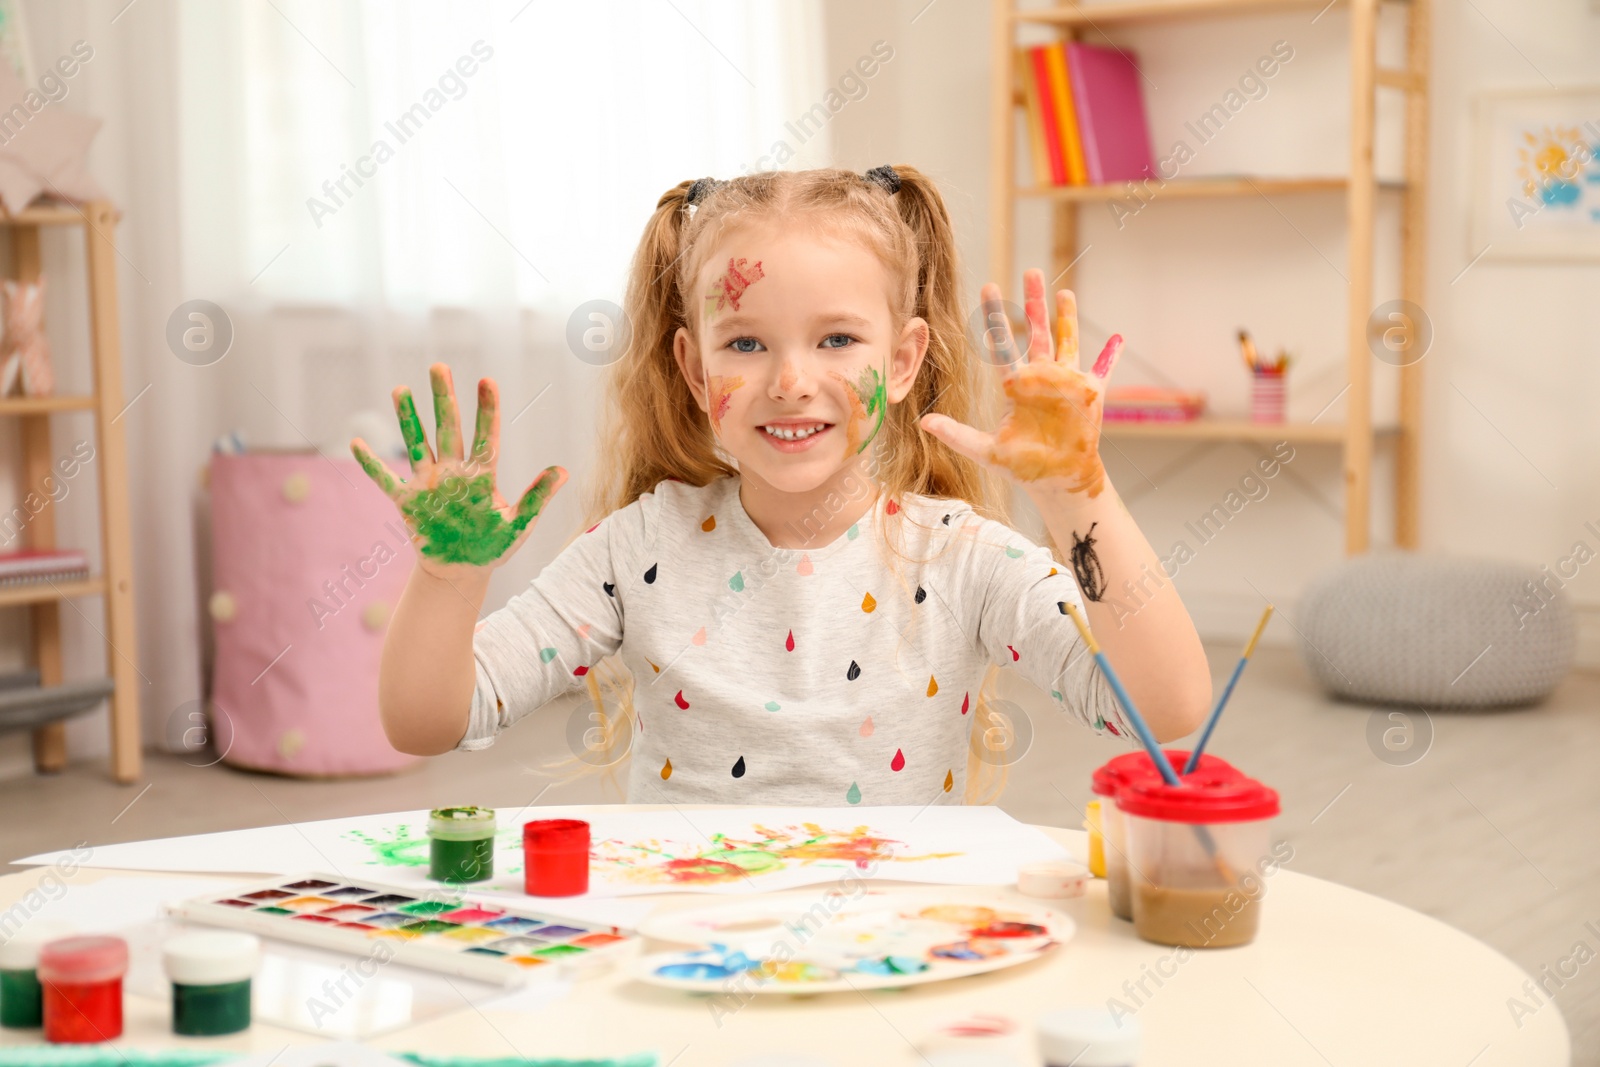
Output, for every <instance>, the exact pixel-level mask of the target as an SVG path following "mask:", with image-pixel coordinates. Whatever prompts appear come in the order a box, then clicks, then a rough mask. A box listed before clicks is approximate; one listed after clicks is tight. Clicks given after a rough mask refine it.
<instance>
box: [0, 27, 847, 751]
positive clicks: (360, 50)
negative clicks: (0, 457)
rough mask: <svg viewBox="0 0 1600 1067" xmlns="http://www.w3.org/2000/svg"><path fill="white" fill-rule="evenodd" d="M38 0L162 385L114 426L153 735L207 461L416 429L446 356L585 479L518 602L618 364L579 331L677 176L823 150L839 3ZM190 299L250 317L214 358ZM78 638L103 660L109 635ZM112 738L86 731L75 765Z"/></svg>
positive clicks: (506, 467) (196, 668)
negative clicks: (231, 444) (191, 342)
mask: <svg viewBox="0 0 1600 1067" xmlns="http://www.w3.org/2000/svg"><path fill="white" fill-rule="evenodd" d="M29 16H30V26H29V30H30V35H31V37H32V39H33V47H34V52H35V56H36V58H37V59H38V61H39V62H40V63H41V64H47V63H49V62H51V61H52V60H53V59H54V57H55V56H56V55H57V54H58V53H61V52H65V51H67V50H68V49H69V48H70V46H71V44H72V42H74V41H75V40H79V39H83V40H86V41H88V42H90V43H91V44H92V45H93V47H94V48H95V50H96V55H95V58H94V59H93V60H92V61H91V62H90V63H87V64H85V66H84V71H83V80H82V83H81V85H79V86H78V87H76V88H75V90H74V92H75V94H76V95H73V96H71V97H69V99H68V100H67V102H66V105H65V106H68V107H72V108H74V109H76V110H80V111H83V112H85V113H88V114H93V115H96V116H98V117H101V118H103V119H104V120H105V123H106V125H105V128H104V129H103V130H102V132H101V134H100V138H99V140H98V141H97V143H96V145H95V148H94V153H93V155H92V157H91V169H92V171H93V173H94V174H95V175H96V177H97V178H99V179H100V181H101V182H102V183H103V184H104V185H105V186H106V187H107V188H108V189H109V190H110V191H111V195H112V197H113V198H114V199H115V200H116V202H117V204H118V205H119V207H121V208H122V210H123V212H124V217H123V220H122V223H121V225H120V227H119V231H118V239H119V250H120V252H121V253H122V268H123V269H122V272H121V275H120V279H119V280H120V283H121V285H122V311H123V338H124V345H125V352H124V359H125V364H126V368H125V370H126V373H125V379H126V380H125V383H124V386H125V389H126V394H127V396H128V397H129V398H132V397H134V396H135V394H138V393H140V391H141V390H144V389H145V388H146V387H147V386H148V387H149V388H148V390H147V391H146V392H145V393H144V394H143V395H142V396H141V398H140V399H139V400H138V401H137V402H136V404H135V405H134V406H133V407H132V408H130V410H129V412H128V414H127V416H126V417H125V418H124V419H123V420H122V424H123V426H124V429H125V430H126V433H127V435H128V440H129V448H130V468H131V474H130V477H131V480H132V482H133V486H132V488H133V494H132V496H133V501H134V505H133V506H134V516H133V519H134V540H135V546H134V548H135V563H136V570H135V579H136V582H137V587H136V597H137V601H138V614H139V620H140V623H141V626H140V630H141V646H140V649H139V653H138V656H137V658H138V662H139V664H140V667H141V672H142V674H143V675H144V676H145V679H146V680H145V684H144V694H143V705H144V714H145V722H146V727H147V736H148V737H149V738H150V740H152V741H155V740H159V738H160V737H161V736H162V733H163V724H164V723H165V722H166V721H167V719H168V717H169V716H170V715H171V714H172V713H173V711H174V709H177V708H180V707H182V706H183V705H184V704H185V703H186V702H188V701H192V700H195V699H197V698H198V697H199V696H200V695H201V686H202V677H201V669H200V665H201V662H202V657H203V646H204V643H205V634H206V632H207V629H208V623H207V620H206V618H205V613H204V569H205V525H204V505H205V499H204V494H203V491H202V489H201V487H200V485H199V482H198V479H197V475H198V472H199V470H200V469H201V468H202V467H203V466H204V465H205V463H206V461H207V455H208V452H209V449H210V446H211V444H212V442H213V441H214V440H215V439H216V438H217V437H218V436H220V435H222V434H225V433H230V432H234V431H237V432H239V433H241V434H242V435H243V437H244V438H245V440H246V441H247V443H249V444H250V445H252V446H259V447H283V448H317V449H319V450H320V451H322V452H324V453H325V454H327V455H329V456H335V457H344V456H347V455H348V451H347V447H346V442H347V441H348V439H349V437H350V436H351V434H352V433H353V432H360V433H363V434H365V435H367V436H368V438H369V440H374V438H377V440H375V441H374V443H376V444H380V445H389V446H397V444H398V435H397V434H396V433H395V431H394V428H393V422H394V420H393V417H392V414H391V413H390V410H389V390H390V389H391V388H392V387H393V386H394V385H396V384H401V383H404V384H407V385H410V386H411V388H412V389H413V391H414V392H416V393H417V394H418V395H419V396H424V395H425V393H426V387H427V366H428V364H429V363H431V362H433V361H434V360H444V361H446V362H448V363H449V364H451V366H452V368H453V369H454V372H455V378H456V383H457V388H458V390H459V391H460V392H461V393H462V394H463V397H464V399H465V400H466V403H467V405H468V407H469V410H470V404H471V400H470V397H471V392H472V383H473V382H474V381H475V380H476V379H477V378H478V377H480V376H483V375H489V376H492V377H494V378H496V379H497V380H498V381H499V382H500V385H501V391H502V404H503V410H504V411H505V413H506V417H505V422H506V425H505V429H504V435H503V454H504V455H505V460H504V462H503V465H502V480H503V481H504V482H505V483H507V484H508V486H512V487H517V486H520V485H522V484H525V483H526V482H527V481H528V480H529V479H531V478H532V477H533V476H534V475H535V474H536V473H537V471H538V470H539V469H541V468H542V467H544V466H546V465H548V464H551V463H559V464H561V465H562V466H565V467H567V468H568V470H570V471H572V473H573V481H572V482H571V483H569V485H568V487H567V489H566V490H564V491H563V493H562V494H561V495H560V496H559V497H558V499H557V501H556V503H555V504H554V505H553V506H552V509H551V511H550V512H549V513H548V516H547V518H546V519H545V520H544V522H543V524H542V525H541V530H540V532H539V533H537V534H536V535H535V538H534V540H533V541H531V542H530V543H529V545H528V547H527V548H526V549H525V550H524V551H523V552H522V553H521V554H520V556H519V558H518V560H517V561H516V562H515V563H514V564H513V565H511V566H509V567H507V568H505V569H504V570H503V571H502V573H501V575H500V576H499V577H497V579H496V586H495V589H494V592H493V593H492V594H491V601H490V605H489V606H490V607H493V606H496V605H497V604H498V602H500V601H501V600H503V599H504V598H505V597H506V596H508V595H510V594H512V593H513V592H515V590H516V589H517V588H519V587H520V586H521V585H523V584H524V583H526V581H527V580H528V579H530V578H531V577H532V576H533V575H534V574H535V573H537V571H538V569H539V568H540V567H542V566H543V564H544V563H545V562H546V561H547V560H548V558H549V557H550V556H551V555H553V553H554V551H555V550H556V549H557V548H558V547H559V546H560V544H561V543H562V542H563V541H565V539H566V537H567V536H568V535H569V534H570V533H571V532H573V528H574V527H575V525H576V523H577V522H578V521H579V507H578V505H579V497H580V495H581V490H582V489H583V481H584V475H585V474H586V473H587V470H588V469H589V466H590V459H591V455H592V452H593V445H594V441H593V438H594V424H595V423H594V420H595V413H596V403H597V389H596V387H597V384H598V381H599V376H600V373H601V371H600V369H599V368H597V367H594V366H592V365H590V364H588V363H585V362H583V361H581V360H579V359H578V358H576V357H575V356H574V355H573V354H572V353H571V352H570V351H569V349H568V347H567V343H566V340H565V338H566V332H567V320H568V317H569V316H570V315H571V314H572V312H573V310H574V309H575V308H576V307H577V306H578V305H580V304H582V303H584V302H585V301H588V300H592V299H609V300H613V301H616V302H619V303H620V300H621V293H622V288H623V284H624V280H625V274H626V268H627V265H628V261H629V258H630V257H631V255H632V252H633V250H634V247H635V245H636V243H637V241H638V238H639V235H640V233H641V231H642V229H643V226H644V223H645V221H646V219H647V218H648V216H649V215H650V213H651V212H652V211H653V210H654V207H655V202H656V200H657V198H658V197H659V196H660V194H661V193H662V192H663V191H664V190H666V189H667V188H669V187H670V186H672V185H674V184H675V183H677V182H679V181H682V180H683V179H686V178H696V177H701V176H704V175H713V176H718V177H727V176H731V175H734V174H738V173H741V172H744V171H747V170H752V169H756V167H757V163H758V161H759V160H761V159H762V158H763V157H765V156H768V155H769V153H771V151H772V150H773V147H774V145H775V143H777V142H780V141H787V142H788V143H789V145H790V148H791V149H792V150H793V151H794V152H795V156H794V158H793V159H791V160H790V161H789V162H788V163H787V164H786V165H787V166H790V167H804V166H822V165H828V164H829V163H831V162H832V160H831V144H830V141H829V137H828V130H827V128H826V126H824V127H823V129H822V130H821V131H820V132H817V133H815V134H814V135H810V136H808V137H807V138H806V139H805V141H804V142H803V143H800V142H799V141H798V139H797V138H795V137H794V136H793V134H792V133H791V132H790V131H789V127H788V124H789V123H790V122H791V121H792V120H795V119H796V118H798V117H799V116H801V115H803V114H805V113H806V112H807V111H808V110H809V109H811V108H812V106H813V105H814V104H816V103H818V102H819V101H821V100H822V99H823V97H824V95H825V94H826V92H827V90H828V86H827V74H826V63H825V60H824V55H823V27H822V21H821V20H822V15H821V0H798V2H790V0H785V2H783V3H778V2H772V3H741V2H738V0H638V2H590V0H585V2H583V3H578V4H570V3H569V4H557V3H553V2H549V0H506V2H495V3H489V2H470V0H455V2H449V3H441V2H433V3H424V2H421V0H412V2H393V0H225V2H219V0H134V2H133V3H131V4H130V3H129V2H128V0H62V2H56V0H52V2H51V3H49V4H43V3H35V4H32V5H31V6H30V8H29ZM48 254H49V249H48V248H47V263H46V267H47V270H48V269H49V267H50V266H51V262H50V260H49V259H48ZM61 256H62V257H63V258H61V259H60V260H59V261H58V262H59V267H58V273H59V274H60V275H61V277H62V278H63V279H64V282H63V284H66V285H71V286H76V285H79V284H81V282H78V281H76V280H75V279H79V278H81V277H82V271H81V258H79V257H77V254H76V253H75V252H74V251H73V250H72V249H70V248H66V247H65V246H63V250H62V252H61ZM75 258H76V261H75ZM79 299H81V297H80V298H79ZM193 299H205V300H209V301H212V302H214V303H215V304H217V305H219V306H220V307H221V308H222V309H223V310H224V312H225V313H226V315H227V318H228V320H229V321H230V322H231V325H232V330H233V335H234V340H233V344H232V347H231V349H230V350H229V351H228V353H227V355H226V356H225V357H223V358H222V359H221V360H219V361H217V362H216V363H213V364H210V365H206V366H195V365H192V364H191V363H187V362H184V361H181V360H179V359H178V358H177V357H176V356H175V355H174V354H173V353H172V352H171V351H170V350H169V348H168V347H167V343H166V341H165V333H166V328H167V320H168V317H169V315H170V314H171V312H172V310H173V309H174V308H176V307H177V306H178V305H179V304H181V303H183V302H185V301H188V300H193ZM73 313H74V312H73V311H71V310H64V311H62V312H61V314H62V315H69V314H73ZM78 313H81V312H78ZM52 314H54V312H53V311H52ZM423 406H424V417H425V418H426V417H427V414H426V401H425V400H424V401H423ZM513 420H514V421H513ZM508 495H511V494H510V492H509V490H508ZM545 526H548V527H549V529H548V531H546V529H545V528H544V527H545ZM85 532H86V533H90V532H92V526H89V527H87V529H86V531H85ZM91 615H93V613H92V612H91ZM69 621H70V620H69ZM79 638H80V639H81V640H82V642H83V644H84V647H85V648H87V649H90V650H91V651H90V653H89V654H90V655H91V656H92V655H93V652H92V648H93V646H94V644H95V643H96V642H97V641H98V637H97V636H96V635H95V633H94V632H92V631H86V632H85V633H84V634H82V635H79ZM69 654H71V649H70V648H69ZM104 732H105V731H104V725H103V719H101V718H100V717H99V716H94V717H90V718H89V719H87V720H84V721H82V722H79V723H76V724H74V727H73V731H72V734H71V739H72V744H73V747H74V749H75V751H77V752H79V753H87V752H91V751H96V750H99V749H102V748H103V746H104Z"/></svg>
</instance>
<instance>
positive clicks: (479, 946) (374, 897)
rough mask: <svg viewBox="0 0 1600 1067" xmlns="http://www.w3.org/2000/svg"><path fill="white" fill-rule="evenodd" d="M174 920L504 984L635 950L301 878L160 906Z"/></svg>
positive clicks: (551, 924) (369, 888) (364, 885)
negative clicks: (384, 953)
mask: <svg viewBox="0 0 1600 1067" xmlns="http://www.w3.org/2000/svg"><path fill="white" fill-rule="evenodd" d="M167 912H168V914H170V915H173V916H175V917H177V918H180V919H184V920H187V921H189V922H195V923H201V924H204V925H206V926H221V927H225V928H227V929H230V930H245V931H249V932H250V933H254V934H260V935H261V936H262V937H269V938H277V939H278V940H280V941H294V942H298V943H300V944H303V945H310V946H312V947H315V948H322V949H328V950H330V951H335V952H344V953H349V954H351V955H358V956H371V955H372V954H373V952H374V951H375V950H376V947H377V946H378V945H379V944H380V943H386V944H387V945H388V946H389V947H390V948H391V949H392V951H393V956H392V957H391V958H392V960H393V961H394V962H396V963H403V964H408V965H410V966H413V967H425V968H427V969H429V970H434V971H443V972H445V973H447V974H454V975H459V976H461V977H464V978H477V979H481V980H483V981H489V982H498V983H501V984H505V985H516V984H522V983H525V982H528V981H532V980H535V979H538V978H543V977H554V976H556V975H568V974H570V973H572V972H573V971H574V970H585V969H588V968H589V967H590V966H602V965H604V964H606V963H609V962H612V961H614V960H615V959H616V958H617V957H618V956H620V955H621V954H623V953H624V952H626V951H628V949H629V948H630V947H631V946H634V945H637V944H638V938H637V937H635V936H633V935H632V934H630V933H628V932H626V931H623V930H621V929H619V928H618V927H615V926H593V925H588V924H584V923H579V922H573V921H570V920H567V919H561V918H556V917H554V916H549V915H542V914H540V913H539V912H537V911H533V910H529V909H525V908H516V907H507V906H505V904H503V903H502V902H500V901H490V900H480V899H476V898H474V897H473V896H472V895H471V894H464V893H460V892H457V891H456V890H454V889H430V890H427V891H425V892H422V893H416V892H408V891H406V890H403V889H396V888H393V887H389V886H383V885H379V884H377V883H374V882H361V883H359V884H355V883H351V882H347V881H345V880H344V879H342V878H337V877H333V876H323V875H305V876H301V877H295V878H279V879H274V880H273V881H270V882H264V883H262V884H260V885H255V886H245V887H241V888H237V889H235V890H234V891H233V892H231V893H229V894H227V895H218V894H215V893H213V894H208V895H206V896H203V897H195V898H194V899H192V900H187V901H183V902H181V903H175V904H168V905H167Z"/></svg>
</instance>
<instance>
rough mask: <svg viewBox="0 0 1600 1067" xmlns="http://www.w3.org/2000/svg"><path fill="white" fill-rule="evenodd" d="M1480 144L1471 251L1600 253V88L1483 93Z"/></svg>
mask: <svg viewBox="0 0 1600 1067" xmlns="http://www.w3.org/2000/svg"><path fill="white" fill-rule="evenodd" d="M1478 146H1479V147H1478V152H1479V159H1478V167H1479V175H1478V179H1479V181H1478V188H1479V196H1478V203H1477V206H1476V210H1475V212H1474V228H1473V239H1472V248H1471V249H1470V250H1469V251H1468V252H1467V255H1468V256H1469V257H1470V256H1475V255H1479V254H1482V255H1484V256H1487V257H1488V258H1513V259H1545V258H1551V259H1561V258H1583V259H1600V91H1596V90H1592V89H1591V90H1578V91H1569V92H1552V91H1547V90H1542V91H1536V92H1507V93H1494V94H1489V95H1486V96H1484V97H1482V98H1481V99H1480V101H1479V116H1478Z"/></svg>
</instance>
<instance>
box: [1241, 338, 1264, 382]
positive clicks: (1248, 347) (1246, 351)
mask: <svg viewBox="0 0 1600 1067" xmlns="http://www.w3.org/2000/svg"><path fill="white" fill-rule="evenodd" d="M1239 355H1240V356H1242V357H1243V358H1244V365H1245V366H1246V367H1249V368H1250V372H1251V373H1252V374H1253V373H1255V371H1256V369H1257V368H1258V367H1260V365H1261V359H1260V356H1259V355H1258V354H1257V353H1256V343H1255V342H1254V341H1252V340H1250V334H1249V332H1248V331H1246V330H1242V329H1241V330H1240V331H1239Z"/></svg>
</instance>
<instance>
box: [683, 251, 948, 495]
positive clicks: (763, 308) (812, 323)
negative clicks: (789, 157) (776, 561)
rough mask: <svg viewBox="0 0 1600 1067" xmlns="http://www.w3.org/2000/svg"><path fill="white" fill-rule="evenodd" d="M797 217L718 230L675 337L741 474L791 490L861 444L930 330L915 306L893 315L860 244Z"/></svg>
mask: <svg viewBox="0 0 1600 1067" xmlns="http://www.w3.org/2000/svg"><path fill="white" fill-rule="evenodd" d="M799 230H800V228H799V227H787V228H783V227H777V226H768V225H762V226H743V227H738V228H735V229H732V230H730V231H728V232H727V233H725V234H724V235H723V236H722V239H721V240H720V241H719V242H718V244H717V245H716V247H715V248H713V249H712V251H711V253H710V254H709V255H707V257H706V260H705V263H704V265H703V266H702V267H701V268H700V273H699V276H698V278H697V287H696V290H695V292H696V294H697V300H694V301H691V306H690V308H689V313H690V314H693V315H696V316H697V317H698V318H697V322H696V323H695V330H694V335H693V336H691V335H690V332H689V331H688V330H686V329H681V328H680V329H679V330H678V332H677V335H676V336H675V337H674V353H675V355H676V356H677V359H678V366H679V367H680V368H681V369H682V371H683V375H684V378H685V379H686V380H687V381H688V383H689V388H690V390H691V391H693V393H694V395H695V400H696V401H697V402H698V403H699V405H700V409H701V410H702V411H704V412H706V413H707V415H708V416H709V417H710V420H711V427H712V430H713V431H714V432H715V433H716V435H717V439H718V441H719V442H720V443H721V445H722V447H723V448H724V449H725V450H726V451H727V452H728V453H729V454H730V455H732V456H733V457H734V458H735V459H736V460H738V462H739V470H740V472H741V474H744V475H746V476H750V475H754V476H756V477H758V478H761V479H763V480H764V481H766V482H767V483H769V484H770V485H772V486H773V487H775V488H777V489H780V490H783V491H786V492H792V493H802V492H808V491H810V490H813V489H816V488H817V487H819V486H821V485H823V484H824V483H826V482H827V481H828V480H829V479H831V478H832V477H833V476H834V475H836V474H837V473H838V472H839V471H840V470H841V469H843V468H845V467H847V466H852V465H854V463H855V462H856V461H857V459H858V457H860V456H861V455H863V454H864V453H865V452H866V450H867V448H868V447H869V446H870V445H871V444H872V441H873V439H874V437H875V436H876V434H877V433H878V431H879V428H880V427H881V426H882V425H883V420H884V418H885V417H886V416H887V415H888V405H889V404H891V403H898V402H899V401H900V400H902V399H903V398H904V397H905V395H906V394H907V393H908V392H909V391H910V389H911V383H912V382H913V381H914V380H915V378H916V374H917V369H918V368H919V367H920V366H921V365H922V356H923V353H924V352H925V351H926V349H927V343H928V327H927V324H926V323H925V322H923V320H922V319H920V318H913V319H911V320H910V321H908V322H907V323H906V324H905V325H904V326H903V327H901V328H900V329H899V330H896V329H895V328H894V322H893V316H892V313H891V311H890V307H889V279H888V276H887V274H886V272H885V271H884V269H883V266H882V264H881V263H879V261H878V258H877V257H876V256H875V255H873V253H872V252H871V251H869V250H868V249H867V248H865V247H863V246H862V245H861V244H860V243H858V242H856V241H852V240H849V239H847V238H844V237H835V236H832V235H828V234H815V233H807V232H797V231H799ZM696 303H697V304H698V306H695V304H696Z"/></svg>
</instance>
